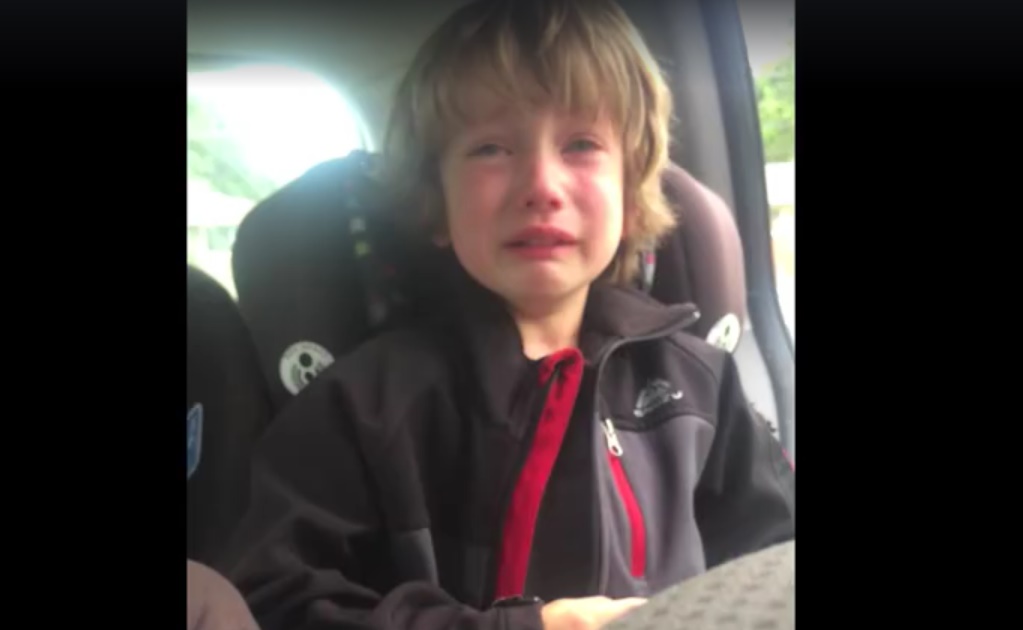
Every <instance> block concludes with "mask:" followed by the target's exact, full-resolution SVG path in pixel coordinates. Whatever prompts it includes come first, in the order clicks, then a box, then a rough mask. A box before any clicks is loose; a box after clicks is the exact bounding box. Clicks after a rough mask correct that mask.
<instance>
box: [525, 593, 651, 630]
mask: <svg viewBox="0 0 1023 630" xmlns="http://www.w3.org/2000/svg"><path fill="white" fill-rule="evenodd" d="M645 603H646V600H645V599H642V598H639V597H628V598H625V599H610V598H607V597H583V598H580V599H558V600H555V601H553V602H551V603H549V604H547V605H545V606H544V607H543V608H541V609H540V615H541V616H542V617H543V627H544V630H596V629H597V628H601V627H603V626H605V625H607V624H609V623H611V622H612V621H614V620H615V619H617V618H618V617H621V616H622V615H624V614H625V613H627V612H629V611H630V610H632V609H634V608H638V607H639V606H642V605H643V604H645Z"/></svg>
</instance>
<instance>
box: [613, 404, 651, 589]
mask: <svg viewBox="0 0 1023 630" xmlns="http://www.w3.org/2000/svg"><path fill="white" fill-rule="evenodd" d="M602 427H603V429H604V436H605V438H606V440H607V458H608V463H609V464H610V466H611V475H612V477H613V478H614V485H615V489H616V490H617V492H618V498H619V499H620V500H621V502H622V505H623V506H624V507H625V514H626V517H627V518H628V522H629V539H630V544H629V557H630V562H629V572H630V573H631V575H632V577H634V578H642V577H644V575H645V574H646V546H647V545H646V523H645V522H644V520H643V512H642V510H640V508H639V501H637V500H636V494H635V492H633V490H632V485H631V484H630V482H629V477H628V475H626V474H625V467H624V466H622V456H623V455H624V451H623V449H622V445H621V443H620V442H619V441H618V435H617V433H616V432H615V427H614V423H613V422H612V421H611V419H610V418H607V419H605V420H604V422H603V423H602Z"/></svg>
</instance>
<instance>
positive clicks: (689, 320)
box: [593, 305, 700, 593]
mask: <svg viewBox="0 0 1023 630" xmlns="http://www.w3.org/2000/svg"><path fill="white" fill-rule="evenodd" d="M699 319H700V311H699V310H697V309H696V307H695V305H690V312H689V314H688V315H686V316H684V317H682V318H681V319H679V320H676V321H675V322H673V323H671V324H669V325H668V326H665V327H664V328H661V329H659V330H656V331H653V332H651V333H648V334H646V335H642V336H639V337H632V338H625V339H618V340H617V341H614V342H612V343H611V344H609V346H608V347H607V348H605V349H604V350H603V351H602V352H601V353H600V354H599V356H598V359H597V361H596V363H597V374H596V378H595V379H594V384H593V398H594V399H593V408H594V409H599V408H600V406H599V405H600V384H601V376H602V375H603V373H604V366H605V365H607V361H608V359H609V358H610V357H611V355H612V354H614V353H615V351H616V350H618V349H619V348H621V347H622V346H625V345H628V344H630V343H640V342H644V341H652V340H654V339H661V338H663V337H666V336H668V335H670V334H672V333H674V332H675V331H678V330H684V329H685V328H688V327H689V326H692V325H693V324H694V323H695V322H697V321H699ZM599 418H600V416H597V419H598V420H599ZM602 427H603V428H604V434H605V436H607V437H608V459H609V460H610V465H611V472H612V475H613V476H614V478H615V485H616V486H617V487H618V488H619V493H620V494H621V496H622V499H623V501H624V497H625V496H626V495H625V494H624V491H623V490H622V488H623V487H624V488H627V491H628V493H629V496H631V497H632V500H633V502H635V499H636V497H635V494H633V493H632V487H631V486H630V485H629V483H628V479H627V478H626V476H625V470H624V468H623V467H622V462H621V453H622V447H621V443H619V442H618V437H617V435H615V433H614V425H613V424H612V423H611V422H610V420H608V421H607V422H605V423H602ZM609 431H610V434H609ZM611 436H614V440H613V443H616V444H617V447H616V448H614V450H612V448H613V447H612V440H611ZM615 450H617V451H618V453H619V455H615ZM619 480H621V481H619ZM622 482H624V483H622ZM636 514H637V515H638V516H639V521H640V523H642V514H640V513H639V509H638V504H636ZM630 525H631V518H630ZM630 529H631V531H632V532H637V531H639V532H641V536H642V540H643V547H645V546H646V530H645V529H640V528H636V527H630ZM633 547H635V537H633ZM599 549H600V555H599V557H598V558H597V566H598V578H597V583H596V585H595V586H596V588H597V591H598V592H601V593H603V592H605V591H606V590H607V584H608V570H609V567H608V557H609V556H608V542H606V541H605V542H604V544H602V545H601V546H600V547H599ZM636 557H637V556H636V554H635V553H633V556H632V559H633V560H635V559H636ZM641 558H642V566H641V567H640V568H642V569H643V571H644V572H645V570H646V566H645V560H646V549H645V548H644V549H643V554H642V555H641ZM633 565H634V566H633V567H632V568H633V569H635V568H636V567H635V563H634V562H633ZM633 574H635V571H633Z"/></svg>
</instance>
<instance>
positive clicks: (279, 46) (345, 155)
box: [186, 0, 796, 564]
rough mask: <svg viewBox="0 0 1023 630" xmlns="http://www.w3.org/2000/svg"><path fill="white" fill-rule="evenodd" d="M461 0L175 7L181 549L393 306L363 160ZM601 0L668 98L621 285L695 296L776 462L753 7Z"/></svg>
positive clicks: (769, 250)
mask: <svg viewBox="0 0 1023 630" xmlns="http://www.w3.org/2000/svg"><path fill="white" fill-rule="evenodd" d="M462 1H463V0H442V1H433V2H416V1H405V2H390V3H376V2H364V1H355V0H331V1H328V2H323V1H320V2H316V3H312V2H306V1H304V0H302V1H295V0H292V1H288V2H285V1H283V0H278V1H272V2H271V1H264V2H259V3H251V2H240V1H233V0H189V1H188V73H189V123H188V129H189V139H188V141H189V197H188V204H189V207H188V214H189V227H188V239H189V240H188V242H189V265H188V270H187V278H188V280H187V291H188V297H187V302H188V332H187V334H188V356H187V372H188V380H187V393H186V396H187V400H186V410H187V411H188V413H189V447H188V448H189V458H190V461H189V477H188V482H187V483H188V541H187V548H188V558H189V559H192V560H196V561H199V562H208V563H211V564H213V563H215V562H216V559H217V555H218V553H219V551H220V550H221V549H222V548H223V545H224V543H225V541H226V539H227V536H228V535H229V533H230V531H231V528H232V526H233V524H234V523H235V522H236V521H237V519H238V518H239V517H240V516H241V514H242V512H243V511H244V509H245V497H246V495H247V488H248V477H247V476H248V456H249V450H250V449H251V447H252V444H253V443H254V442H255V441H256V440H257V439H258V438H259V435H260V434H261V432H262V431H263V429H264V428H265V427H266V426H267V425H268V424H269V423H271V422H272V419H273V417H274V415H275V414H276V413H277V411H279V410H280V409H281V408H282V407H283V406H284V405H286V404H288V402H289V400H290V399H292V398H293V397H294V396H295V395H296V394H298V393H299V392H300V391H301V389H302V388H303V387H304V386H305V385H307V384H308V383H309V382H310V381H311V380H313V379H315V378H316V377H317V374H318V373H319V372H320V371H322V370H323V369H324V368H326V367H327V366H329V365H330V363H331V362H332V361H333V360H335V359H336V358H337V357H339V356H341V355H344V354H345V353H347V352H349V351H351V350H352V349H353V348H354V347H355V346H356V345H358V344H360V343H362V342H363V341H365V340H367V339H368V338H369V337H370V336H372V335H373V334H375V332H376V330H377V327H378V325H379V324H380V323H381V322H382V321H384V319H385V318H386V316H387V314H388V313H390V312H391V311H390V310H389V309H394V308H400V305H401V300H402V295H401V293H400V291H399V290H398V289H396V288H395V287H396V286H398V285H397V284H395V283H393V282H392V280H393V276H395V275H396V274H398V275H400V267H401V255H400V254H401V252H395V251H392V250H393V247H394V245H393V243H391V242H390V241H389V239H388V238H387V234H386V229H387V226H386V224H385V223H382V222H380V221H377V220H376V216H377V215H378V214H379V213H380V210H381V209H380V208H379V204H380V201H379V196H378V195H375V194H374V189H373V187H372V182H373V179H372V175H373V172H374V168H375V166H376V161H375V158H376V156H377V155H378V151H379V147H380V145H381V140H382V134H383V130H384V125H385V122H386V119H387V113H388V110H389V106H390V99H391V98H392V95H393V92H394V89H395V87H396V84H397V82H398V80H399V78H400V77H401V75H402V72H403V70H404V69H405V67H406V66H407V65H408V63H409V62H410V60H411V58H412V56H413V55H414V52H415V50H416V48H417V47H418V45H419V44H420V42H421V41H422V40H423V39H424V38H425V36H426V35H427V34H428V33H429V32H430V31H431V30H432V29H433V28H434V27H435V26H436V25H437V24H438V23H439V22H440V21H441V20H443V19H444V18H445V17H446V16H447V15H449V14H450V13H451V12H452V11H453V10H454V9H455V8H456V7H457V6H459V5H460V4H462ZM620 4H621V6H622V7H623V8H624V9H625V11H626V12H627V13H628V14H629V16H630V17H631V19H632V20H633V22H634V23H635V24H636V26H637V27H638V28H639V30H640V31H641V33H642V34H643V37H644V38H645V40H646V43H647V45H648V46H649V47H650V49H651V50H652V51H653V53H654V55H655V57H656V58H657V59H658V61H659V62H660V63H661V64H662V67H663V68H664V70H665V72H666V75H667V78H668V80H669V84H670V87H671V90H672V93H673V96H674V101H675V129H674V130H673V136H674V143H673V145H672V147H671V160H672V164H671V166H670V168H669V169H668V170H667V171H666V172H665V173H664V176H663V185H664V189H665V192H666V194H667V196H668V198H669V199H670V200H671V202H672V203H673V205H674V206H675V207H676V209H677V211H678V213H679V217H680V218H681V221H680V223H679V227H678V229H677V230H676V231H675V232H674V233H673V234H672V235H671V236H670V237H669V238H667V239H665V241H664V242H663V244H662V245H661V246H660V247H659V249H658V250H657V251H655V252H649V253H647V254H645V255H644V259H643V261H644V272H645V275H644V278H643V279H642V280H641V282H640V283H639V287H638V288H640V289H641V290H643V291H646V292H648V293H649V294H650V295H651V296H653V297H654V298H655V299H657V300H660V301H663V302H665V303H683V302H692V303H695V304H696V306H697V307H698V309H699V312H700V314H701V317H700V319H699V321H698V322H697V324H696V325H694V326H693V327H692V328H691V329H690V331H689V332H691V333H692V334H694V335H697V336H699V337H701V338H703V339H706V340H708V341H709V342H711V343H713V344H716V345H719V346H720V347H722V348H725V349H726V350H728V351H730V352H732V353H733V354H734V356H735V358H736V360H737V363H738V366H739V370H740V375H741V379H742V385H743V388H744V390H745V391H746V393H747V395H748V397H749V398H750V400H751V401H752V403H753V405H754V406H755V408H756V410H757V411H758V412H759V414H760V415H762V416H763V417H764V418H765V419H766V420H767V421H768V422H769V423H770V424H771V425H772V427H773V428H774V429H775V431H776V437H777V439H778V440H780V441H781V443H782V444H783V446H784V447H785V449H786V452H787V453H788V455H789V457H790V458H791V460H792V461H793V462H794V461H795V454H796V449H795V406H794V405H795V342H794V323H792V321H790V320H791V318H790V317H788V316H787V315H786V314H787V313H788V312H789V311H790V310H791V308H792V307H791V305H789V304H788V302H789V301H791V300H792V296H791V293H788V292H786V293H787V294H786V295H784V296H781V295H780V294H781V291H780V285H779V279H778V278H779V274H778V270H777V268H776V266H777V264H778V258H777V254H778V247H779V245H778V242H777V241H776V240H772V231H773V230H776V229H777V224H775V223H774V222H773V221H772V202H771V200H770V199H769V186H768V175H769V169H767V168H765V150H764V141H763V136H762V127H761V121H760V116H761V114H760V113H758V90H757V86H756V83H755V79H754V68H753V64H751V52H750V49H751V46H752V45H753V41H754V40H755V38H751V36H750V25H749V24H748V23H747V24H744V22H743V16H744V12H746V11H752V10H753V9H749V8H747V7H745V6H744V3H740V2H737V1H736V0H620ZM750 4H752V3H750ZM777 11H778V12H780V13H781V12H783V11H784V5H783V4H781V3H779V4H778V7H777ZM788 11H790V12H791V6H789V8H788ZM784 17H785V16H784V15H780V16H779V19H782V20H783V19H784ZM747 22H748V19H747ZM314 93H315V94H318V95H321V96H322V95H323V94H327V96H322V98H321V96H315V97H314V96H313V95H314ZM217 99H220V100H219V101H218V100H217ZM216 103H224V105H223V106H222V107H219V108H218V107H217V106H216ZM204 107H206V108H207V109H206V110H204V109H203V108H204ZM303 108H304V109H303ZM288 156H292V157H294V156H302V159H297V160H292V162H291V163H288V164H285V158H286V157H288ZM303 159H304V161H302V160H303ZM775 205H776V204H775ZM389 248H390V249H389ZM783 298H784V299H783Z"/></svg>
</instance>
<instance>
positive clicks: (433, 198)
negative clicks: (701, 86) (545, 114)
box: [384, 0, 675, 284]
mask: <svg viewBox="0 0 1023 630" xmlns="http://www.w3.org/2000/svg"><path fill="white" fill-rule="evenodd" d="M523 73H525V74H526V78H528V79H530V81H525V82H524V81H522V79H523ZM470 85H485V86H486V87H488V88H490V89H493V90H495V91H496V92H497V94H499V95H500V96H501V97H503V98H504V99H505V102H509V103H515V104H518V105H523V106H524V105H526V104H529V103H535V91H534V92H530V91H529V89H530V88H535V87H539V88H540V90H539V93H540V94H541V96H542V98H544V99H545V100H546V101H547V103H548V104H552V105H554V106H556V107H559V108H564V109H565V110H566V111H571V112H589V113H592V114H593V115H596V114H597V112H598V111H600V112H606V113H607V114H608V115H609V116H610V117H611V120H612V122H613V123H614V125H615V128H616V129H617V130H618V131H619V132H620V134H621V141H622V154H623V162H624V163H623V173H624V191H625V192H624V195H625V198H624V199H623V203H624V204H625V207H626V209H627V210H628V209H632V210H633V211H634V212H635V214H634V215H633V216H631V217H630V221H629V223H628V225H629V229H628V231H627V232H626V235H625V238H624V239H623V242H622V246H621V247H619V251H618V254H617V256H616V257H615V260H614V261H613V262H612V263H611V265H610V266H609V268H608V270H607V271H606V272H605V276H604V277H607V278H609V279H610V280H612V281H613V282H616V283H621V284H625V283H628V282H630V281H631V280H632V279H633V278H634V277H635V275H636V273H637V271H638V257H639V253H640V252H641V251H643V250H645V249H649V248H652V247H654V246H655V245H656V242H657V241H658V240H659V239H660V238H661V237H662V236H663V235H665V234H666V233H667V232H668V231H670V230H671V229H672V228H673V227H674V226H675V215H674V213H673V212H672V210H671V208H670V206H669V205H668V202H667V200H666V199H665V197H664V193H663V190H662V187H661V174H662V171H663V169H664V167H665V166H666V164H667V162H668V143H669V140H670V138H669V125H670V122H671V110H672V102H671V92H670V91H669V89H668V87H667V84H666V82H665V80H664V78H663V77H662V75H661V71H660V68H659V67H658V65H657V63H656V61H655V60H654V59H653V57H652V56H651V54H650V52H649V50H648V49H647V47H646V45H645V44H644V43H643V40H642V38H641V37H640V35H639V33H638V32H637V31H636V29H635V27H634V26H633V25H632V23H631V22H630V21H629V19H628V18H627V17H626V16H625V14H624V13H623V12H622V11H621V9H620V8H618V6H616V4H615V2H614V1H613V0H574V1H573V0H482V1H477V2H473V3H472V4H469V5H467V6H465V7H463V8H461V9H459V10H458V11H456V12H455V13H454V14H453V15H452V16H451V17H449V18H448V19H447V21H445V22H444V23H443V24H442V25H441V26H440V27H439V28H438V29H437V30H436V31H434V33H433V34H432V35H431V36H430V37H429V38H428V39H427V40H426V42H425V43H424V44H423V46H422V47H421V48H420V49H419V52H418V54H417V55H416V57H415V59H414V60H413V62H412V65H411V67H410V68H409V70H408V72H407V73H406V75H405V77H404V79H403V80H402V82H401V84H400V85H399V87H398V91H397V94H396V98H395V104H394V109H393V110H392V112H391V117H390V120H389V122H388V128H387V132H386V135H385V138H384V165H385V169H386V171H385V172H386V173H387V175H386V177H387V180H388V185H389V186H391V187H392V194H394V195H395V196H396V197H397V198H396V199H394V200H393V201H392V204H393V205H392V207H394V208H403V209H405V211H406V212H407V211H408V208H409V207H410V204H411V205H412V207H413V208H415V210H416V213H414V215H413V216H411V217H403V218H406V219H412V220H413V222H414V223H415V224H416V227H417V228H418V229H423V228H424V227H425V228H426V229H428V230H430V231H431V233H433V234H437V233H443V232H444V231H445V230H446V223H445V220H446V213H445V209H444V198H443V192H442V189H441V184H440V175H439V167H440V155H441V153H442V152H443V150H444V148H445V143H446V141H447V139H449V138H450V137H451V132H452V130H453V129H454V128H455V126H457V125H458V124H460V123H462V122H464V121H465V119H466V116H467V114H468V112H466V111H465V110H466V108H465V107H464V105H463V102H464V100H463V99H464V97H465V92H466V91H467V90H466V88H467V87H469V86H470Z"/></svg>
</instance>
